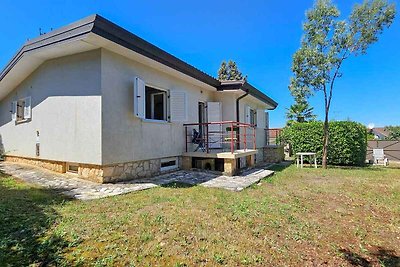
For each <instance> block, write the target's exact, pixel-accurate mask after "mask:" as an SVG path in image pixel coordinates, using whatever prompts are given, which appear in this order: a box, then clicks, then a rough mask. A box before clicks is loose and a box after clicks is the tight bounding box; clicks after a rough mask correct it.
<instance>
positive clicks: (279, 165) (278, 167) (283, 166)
mask: <svg viewBox="0 0 400 267" xmlns="http://www.w3.org/2000/svg"><path fill="white" fill-rule="evenodd" d="M292 164H293V162H292V161H283V162H281V163H276V164H274V165H272V166H271V167H269V168H268V170H271V171H274V172H275V173H278V172H282V171H284V170H285V169H286V168H289V167H290V166H291V165H292Z"/></svg>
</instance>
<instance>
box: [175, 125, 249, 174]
mask: <svg viewBox="0 0 400 267" xmlns="http://www.w3.org/2000/svg"><path fill="white" fill-rule="evenodd" d="M183 126H184V127H185V137H186V140H185V152H184V153H183V167H184V168H185V169H190V168H193V167H195V168H200V169H209V170H216V171H222V172H224V173H225V174H227V175H234V174H235V173H236V171H237V170H238V169H241V168H245V167H252V166H254V162H255V155H256V154H257V147H256V128H255V126H254V125H252V124H248V123H242V122H236V121H221V122H208V123H188V124H184V125H183Z"/></svg>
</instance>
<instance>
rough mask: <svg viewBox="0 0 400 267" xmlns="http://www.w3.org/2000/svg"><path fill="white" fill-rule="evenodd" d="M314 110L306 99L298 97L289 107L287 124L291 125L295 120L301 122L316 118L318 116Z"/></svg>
mask: <svg viewBox="0 0 400 267" xmlns="http://www.w3.org/2000/svg"><path fill="white" fill-rule="evenodd" d="M313 110H314V108H313V107H311V106H310V104H309V103H308V101H307V100H306V99H304V98H300V99H296V101H295V103H294V104H293V105H291V106H290V107H289V108H288V109H287V112H286V118H287V119H288V122H287V124H288V125H291V124H293V123H294V122H300V123H301V122H307V121H313V120H315V119H316V117H317V116H316V115H314V113H313Z"/></svg>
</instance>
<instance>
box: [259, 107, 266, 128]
mask: <svg viewBox="0 0 400 267" xmlns="http://www.w3.org/2000/svg"><path fill="white" fill-rule="evenodd" d="M257 128H263V129H264V128H265V111H264V110H263V109H257Z"/></svg>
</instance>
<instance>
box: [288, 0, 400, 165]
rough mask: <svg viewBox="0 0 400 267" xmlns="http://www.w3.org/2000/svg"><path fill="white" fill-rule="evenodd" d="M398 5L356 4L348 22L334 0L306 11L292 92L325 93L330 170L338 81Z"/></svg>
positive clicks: (369, 0) (378, 0)
mask: <svg viewBox="0 0 400 267" xmlns="http://www.w3.org/2000/svg"><path fill="white" fill-rule="evenodd" d="M395 13H396V11H395V5H394V4H390V3H388V2H387V1H386V0H365V1H364V2H363V3H362V4H357V5H355V6H354V7H353V10H352V12H351V14H350V16H349V18H348V19H346V20H339V16H340V12H339V9H338V8H337V7H336V6H335V5H334V4H333V3H332V1H331V0H317V1H316V2H315V4H314V6H313V8H312V9H310V10H308V11H307V12H306V22H305V23H304V24H303V30H304V34H303V37H302V41H301V47H300V48H299V50H298V51H297V52H296V53H295V54H294V56H293V64H292V71H293V73H294V76H293V77H292V79H291V83H290V86H289V89H290V90H291V92H292V94H294V95H297V94H302V95H304V96H306V97H309V96H312V95H314V94H315V92H318V91H323V94H324V104H325V120H324V137H323V153H322V166H323V167H324V168H326V167H327V156H328V144H329V128H328V127H329V125H328V122H329V110H330V107H331V101H332V95H333V89H334V87H335V82H336V79H338V78H340V77H341V76H342V73H341V67H342V64H343V62H344V61H345V60H347V59H348V58H349V57H350V56H352V55H354V56H358V55H362V54H366V52H367V49H368V47H369V46H370V45H371V44H372V43H375V42H377V41H378V35H379V34H381V33H382V32H383V30H384V29H385V28H388V27H389V26H390V25H391V24H392V22H393V20H394V17H395Z"/></svg>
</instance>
